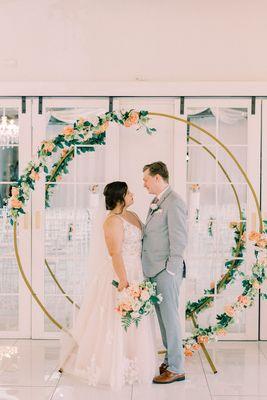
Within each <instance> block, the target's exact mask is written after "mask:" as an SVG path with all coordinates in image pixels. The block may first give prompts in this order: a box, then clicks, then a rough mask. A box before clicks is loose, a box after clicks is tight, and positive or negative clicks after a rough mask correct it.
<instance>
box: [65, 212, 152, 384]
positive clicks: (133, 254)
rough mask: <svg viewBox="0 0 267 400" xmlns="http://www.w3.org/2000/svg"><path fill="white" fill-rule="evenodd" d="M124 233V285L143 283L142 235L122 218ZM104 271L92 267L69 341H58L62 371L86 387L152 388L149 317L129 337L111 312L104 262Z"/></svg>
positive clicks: (109, 276) (110, 275)
mask: <svg viewBox="0 0 267 400" xmlns="http://www.w3.org/2000/svg"><path fill="white" fill-rule="evenodd" d="M120 218H121V220H122V222H123V227H124V240H123V245H122V256H123V260H124V264H125V268H126V273H127V279H128V282H130V283H131V282H133V281H138V282H141V281H142V280H143V279H144V277H143V272H142V265H141V230H140V229H139V228H137V227H136V226H134V225H132V224H131V223H129V222H128V221H126V220H125V219H123V218H122V217H120ZM102 264H103V265H97V260H96V263H95V265H94V278H93V279H92V280H91V281H89V284H88V288H87V293H86V294H85V298H84V301H83V304H82V306H81V309H80V311H79V313H78V316H77V319H76V321H75V326H74V328H73V329H72V330H71V331H70V335H69V334H67V333H66V332H64V333H63V334H62V336H61V354H60V366H61V368H62V369H63V371H64V372H66V373H70V374H73V375H76V376H78V377H81V378H83V379H85V380H86V381H87V383H88V384H89V385H92V386H96V385H98V384H107V385H109V386H111V387H112V388H113V389H120V388H121V387H122V386H123V385H125V384H132V383H135V382H138V383H150V382H151V381H152V379H153V376H154V375H155V372H156V369H155V368H156V362H155V361H156V346H155V338H154V334H153V332H152V319H151V316H146V317H144V318H143V319H142V320H141V322H140V324H139V326H138V328H136V326H135V325H132V326H130V328H129V329H128V330H127V332H125V331H124V329H123V328H122V326H121V317H120V315H119V314H118V313H117V312H116V311H115V310H114V309H115V305H116V294H117V289H116V288H115V287H114V286H112V285H111V282H112V280H113V279H117V278H116V276H115V273H114V270H113V268H112V264H111V258H110V257H108V258H107V260H106V262H105V263H102Z"/></svg>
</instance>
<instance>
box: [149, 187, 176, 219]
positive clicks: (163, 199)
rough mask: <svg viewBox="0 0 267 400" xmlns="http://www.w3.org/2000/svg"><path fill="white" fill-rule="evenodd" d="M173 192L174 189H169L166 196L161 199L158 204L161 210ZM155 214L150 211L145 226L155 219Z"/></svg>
mask: <svg viewBox="0 0 267 400" xmlns="http://www.w3.org/2000/svg"><path fill="white" fill-rule="evenodd" d="M171 192H172V188H171V187H169V188H168V190H166V192H165V193H164V195H163V196H162V198H161V199H160V201H159V202H158V204H157V206H158V208H160V206H161V204H162V203H163V202H164V201H165V200H166V199H167V197H168V196H169V195H170V194H171ZM154 214H155V211H154V212H151V211H150V210H149V212H148V215H147V219H146V223H145V226H146V225H147V224H148V223H149V221H150V220H151V219H152V218H153V215H154Z"/></svg>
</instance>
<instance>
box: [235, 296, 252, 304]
mask: <svg viewBox="0 0 267 400" xmlns="http://www.w3.org/2000/svg"><path fill="white" fill-rule="evenodd" d="M237 301H238V302H239V303H240V304H243V305H244V306H247V305H248V303H249V300H248V298H247V296H243V295H242V294H241V295H240V296H238V298H237Z"/></svg>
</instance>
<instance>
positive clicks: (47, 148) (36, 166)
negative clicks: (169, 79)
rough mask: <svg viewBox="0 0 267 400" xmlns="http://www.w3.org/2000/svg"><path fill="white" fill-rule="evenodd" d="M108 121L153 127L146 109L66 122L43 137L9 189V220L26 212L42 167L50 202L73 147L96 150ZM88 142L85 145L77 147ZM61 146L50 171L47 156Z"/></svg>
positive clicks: (82, 149)
mask: <svg viewBox="0 0 267 400" xmlns="http://www.w3.org/2000/svg"><path fill="white" fill-rule="evenodd" d="M111 122H115V123H117V124H119V125H122V126H125V127H126V128H130V127H131V126H134V125H135V126H136V128H137V130H138V131H139V130H140V129H141V128H144V129H145V131H146V133H147V134H153V133H154V132H155V131H156V129H155V128H150V127H149V126H148V122H149V117H148V111H144V110H141V111H136V110H130V111H125V112H123V111H110V112H106V113H105V114H102V115H100V116H95V117H94V118H92V121H86V120H85V119H84V118H80V119H79V120H77V121H76V122H75V123H74V125H73V126H65V127H64V128H63V131H62V132H61V133H60V134H59V135H58V136H56V137H55V138H54V139H53V140H45V141H43V142H42V143H41V147H40V148H39V149H38V152H37V156H36V159H35V160H33V161H30V162H29V163H28V165H27V167H26V168H25V170H24V172H23V174H22V175H21V176H20V178H19V180H18V183H17V185H14V186H13V187H12V189H11V197H10V199H9V202H8V207H9V217H10V222H11V224H12V225H13V223H14V221H15V220H16V219H17V218H18V217H19V215H21V214H25V205H26V203H27V201H28V200H29V198H30V191H31V190H34V187H35V183H36V182H37V181H38V180H39V179H40V173H41V172H42V171H44V172H45V174H46V182H50V184H49V185H47V186H48V190H46V206H47V207H48V206H49V197H50V194H51V189H52V188H53V187H54V186H55V185H53V182H57V181H60V180H61V179H62V175H63V174H67V173H68V163H69V162H70V161H71V160H72V159H73V157H74V147H75V146H76V151H77V154H80V153H85V152H88V151H95V148H94V145H99V144H105V136H106V135H105V133H106V131H107V129H108V127H109V124H110V123H111ZM79 145H87V146H85V147H77V146H79ZM59 150H61V154H60V157H61V160H60V166H59V168H58V163H55V164H54V165H53V167H54V168H56V173H53V174H49V171H48V168H47V159H48V157H50V156H51V155H52V153H55V152H57V151H59Z"/></svg>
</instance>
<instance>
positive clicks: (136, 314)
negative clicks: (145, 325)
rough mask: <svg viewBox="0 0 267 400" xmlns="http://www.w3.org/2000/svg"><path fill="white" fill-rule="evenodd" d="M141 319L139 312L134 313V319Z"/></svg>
mask: <svg viewBox="0 0 267 400" xmlns="http://www.w3.org/2000/svg"><path fill="white" fill-rule="evenodd" d="M139 317H140V314H139V313H138V312H133V313H132V318H133V319H137V318H139Z"/></svg>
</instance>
